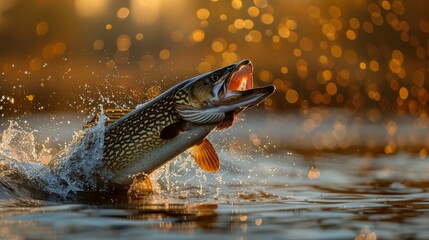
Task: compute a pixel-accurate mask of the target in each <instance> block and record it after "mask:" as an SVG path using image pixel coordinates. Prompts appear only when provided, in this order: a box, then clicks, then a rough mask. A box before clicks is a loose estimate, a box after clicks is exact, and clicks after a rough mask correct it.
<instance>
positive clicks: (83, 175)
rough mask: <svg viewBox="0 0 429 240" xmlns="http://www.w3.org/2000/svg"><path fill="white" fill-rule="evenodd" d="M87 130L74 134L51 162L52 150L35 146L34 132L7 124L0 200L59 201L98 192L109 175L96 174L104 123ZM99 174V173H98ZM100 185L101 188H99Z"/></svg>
mask: <svg viewBox="0 0 429 240" xmlns="http://www.w3.org/2000/svg"><path fill="white" fill-rule="evenodd" d="M105 119H106V117H105V116H102V117H100V120H99V122H98V124H97V125H96V126H95V127H93V128H91V129H89V130H87V131H84V130H82V131H78V132H76V133H75V136H74V139H73V141H72V142H71V143H70V145H68V146H67V147H65V148H64V149H63V150H62V151H61V152H60V153H58V154H57V155H55V156H54V157H53V159H52V160H51V161H49V162H46V161H45V159H47V158H48V159H49V158H51V155H50V152H51V150H50V149H49V148H48V147H47V146H45V145H44V144H43V145H42V146H38V144H37V141H36V137H35V132H34V131H33V132H31V131H26V130H24V129H23V128H21V127H20V126H19V124H18V123H17V122H12V121H11V122H10V123H9V126H8V127H7V129H6V130H5V131H3V133H2V135H1V142H0V169H1V170H2V171H1V172H0V189H2V190H4V191H1V192H2V194H3V195H4V196H2V195H0V197H8V198H10V197H18V198H20V197H28V196H32V197H34V196H39V197H43V198H45V196H50V195H56V196H59V197H62V198H65V197H67V196H68V195H69V194H70V193H77V192H79V191H91V190H100V184H99V181H103V182H105V181H104V180H105V179H107V178H109V176H110V175H109V173H108V172H106V171H99V169H98V167H99V165H100V161H101V159H102V154H103V151H102V148H103V143H104V128H105V127H104V124H103V123H104V120H105ZM97 173H98V174H97ZM102 187H103V186H101V188H102Z"/></svg>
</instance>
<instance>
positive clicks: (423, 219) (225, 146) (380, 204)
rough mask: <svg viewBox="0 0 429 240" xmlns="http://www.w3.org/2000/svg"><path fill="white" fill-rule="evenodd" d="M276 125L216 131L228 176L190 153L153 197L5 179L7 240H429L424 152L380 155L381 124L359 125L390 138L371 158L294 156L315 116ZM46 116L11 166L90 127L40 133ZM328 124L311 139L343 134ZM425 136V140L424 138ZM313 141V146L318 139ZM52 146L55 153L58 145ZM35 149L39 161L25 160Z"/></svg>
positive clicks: (249, 123) (167, 170) (356, 149)
mask: <svg viewBox="0 0 429 240" xmlns="http://www.w3.org/2000/svg"><path fill="white" fill-rule="evenodd" d="M345 115H347V114H345ZM67 116H69V115H62V117H67ZM329 116H332V115H329ZM335 116H338V114H337V115H335ZM266 117H267V115H254V114H253V115H252V114H250V115H249V114H248V115H247V116H246V120H245V121H239V122H238V123H237V124H236V125H235V126H234V128H233V129H231V130H230V131H226V132H221V133H214V134H212V136H211V140H212V142H213V143H214V146H215V148H216V149H217V150H218V152H219V156H220V159H221V170H220V171H219V172H218V173H216V174H210V173H205V172H203V171H202V170H200V169H198V166H197V164H196V163H195V162H194V161H193V160H192V158H191V157H189V156H187V154H183V155H182V156H180V157H179V158H178V159H175V160H174V161H173V162H171V164H168V165H166V166H165V167H164V168H162V169H160V170H159V171H157V172H156V173H154V174H153V176H151V178H152V182H153V183H154V185H155V189H156V193H154V194H151V195H142V194H129V195H124V196H117V195H115V196H109V195H108V194H105V195H103V196H99V195H83V196H80V197H78V198H67V197H66V198H61V197H58V196H57V197H52V195H51V196H49V194H48V195H46V194H35V192H34V191H33V190H32V189H31V188H28V187H27V186H25V184H22V185H20V184H18V183H17V182H15V184H13V183H12V182H10V181H13V178H10V176H9V178H6V177H5V174H4V173H3V175H2V176H3V177H2V179H1V182H0V184H1V193H0V197H1V200H0V235H1V238H3V239H46V238H53V239H120V238H124V239H132V238H137V239H147V238H151V239H202V238H205V239H219V238H227V239H426V238H427V236H429V230H427V226H428V224H429V193H428V189H429V181H428V177H427V176H428V172H429V162H428V159H427V158H426V157H425V156H422V153H421V151H418V150H417V151H410V150H408V151H406V150H400V149H398V151H396V152H395V153H394V154H385V153H380V152H379V151H376V150H377V149H380V148H381V149H384V148H383V146H386V145H387V144H388V141H389V138H385V136H384V135H385V134H386V131H383V130H382V129H385V125H383V124H381V123H377V124H378V128H377V125H374V124H373V125H366V124H361V125H359V126H358V128H359V129H360V130H361V131H362V132H365V131H367V130H368V129H378V130H379V131H380V132H378V133H377V132H376V131H373V133H374V138H376V139H379V141H377V144H379V145H380V146H376V147H374V148H373V149H372V150H371V149H368V148H363V147H362V145H365V144H356V142H358V141H357V140H356V139H355V140H356V141H355V140H350V143H349V145H350V146H349V147H348V148H344V149H341V148H338V149H337V150H335V149H333V150H329V149H325V150H319V151H316V150H317V148H316V147H314V146H313V147H312V148H310V147H308V148H305V146H303V145H301V147H300V148H298V147H294V146H295V145H296V144H295V145H293V144H289V146H290V147H288V144H286V143H287V141H285V140H284V139H289V138H288V137H287V136H291V138H293V137H294V136H293V134H292V133H297V132H299V131H301V130H302V129H304V128H302V129H301V130H300V127H302V126H303V125H302V123H303V122H304V121H305V119H302V121H301V120H299V119H298V120H296V121H295V122H294V121H291V120H290V118H284V119H283V120H282V121H283V122H281V121H280V120H279V119H277V120H276V121H273V120H272V118H270V119H271V125H267V118H266ZM41 119H42V120H41ZM41 119H40V118H33V121H34V122H35V123H34V124H33V123H32V122H30V123H29V126H31V127H32V129H38V132H33V133H31V132H29V131H27V130H24V129H25V128H26V127H23V125H25V124H23V123H22V122H21V123H19V124H18V125H19V127H18V129H21V130H22V131H23V132H21V133H22V134H24V135H25V134H28V135H25V136H26V137H27V138H28V137H30V136H34V139H33V140H32V141H34V146H28V144H27V145H26V146H25V148H21V147H22V146H20V144H22V143H30V142H31V141H30V142H28V141H27V142H26V141H22V139H21V140H20V141H21V142H20V141H17V139H15V142H14V143H13V144H16V145H14V146H15V148H14V149H15V152H10V151H9V152H6V151H5V149H6V146H4V145H3V146H2V159H1V161H2V163H4V162H7V160H6V159H5V158H6V157H9V158H14V159H15V160H17V163H16V164H18V162H19V160H23V159H24V158H25V159H29V156H28V154H30V155H31V154H35V155H34V156H33V157H35V158H36V159H33V160H34V161H36V160H38V161H42V160H43V159H40V158H41V157H42V156H45V157H46V155H41V154H40V153H41V150H40V144H39V143H38V141H39V139H44V138H45V137H46V135H49V134H54V135H56V136H58V137H57V139H56V142H57V143H58V142H61V141H65V142H67V141H70V139H71V136H72V135H73V132H74V131H76V130H77V129H78V128H79V125H81V122H82V120H81V119H77V118H76V117H70V116H69V119H70V121H71V123H70V124H65V125H64V126H68V127H61V128H58V129H55V127H51V128H44V127H41V128H38V126H39V125H40V126H43V125H44V124H47V122H45V120H43V117H42V118H41ZM329 119H330V118H329V117H328V118H326V120H325V121H322V122H321V124H320V127H317V128H315V129H314V130H313V131H314V132H313V134H314V135H313V136H315V135H317V133H318V132H319V133H320V132H323V131H326V129H330V128H331V126H333V125H334V123H335V117H334V118H332V119H333V120H329ZM345 119H346V120H347V118H345ZM337 120H338V119H337ZM276 122H277V123H278V124H280V125H281V126H282V127H279V126H277V128H276V129H278V131H271V132H269V133H268V132H267V131H268V130H267V129H273V127H275V126H274V125H273V124H275V123H276ZM397 122H399V123H398V129H402V128H401V127H402V126H403V127H404V128H407V129H409V131H408V132H407V134H412V131H413V129H414V127H413V126H414V125H413V124H409V123H413V121H397ZM36 123H37V124H39V125H37V124H36ZM286 123H289V125H288V124H286ZM346 123H347V121H346ZM402 124H403V125H402ZM345 126H348V125H347V124H345ZM353 126H355V125H353ZM31 127H30V128H31ZM5 129H8V126H5V125H2V137H3V140H2V143H4V142H5V139H4V136H5V131H6V130H5ZM42 129H43V130H42ZM346 129H351V128H348V127H346ZM380 129H381V130H380ZM9 130H10V128H9ZM14 131H18V130H17V129H15V130H14ZM261 131H262V132H261ZM302 131H304V130H302ZM401 131H402V130H399V131H398V134H400V132H401ZM419 131H420V133H421V134H423V133H424V131H425V130H424V129H423V130H422V129H420V130H419ZM422 132H423V133H422ZM264 133H267V134H266V135H264ZM346 135H347V134H346ZM362 135H365V134H362ZM387 135H388V134H387ZM423 135H424V134H423ZM51 136H52V135H51ZM309 136H311V135H310V134H309ZM21 137H23V136H21ZM388 137H389V136H388ZM296 139H297V140H296V141H298V138H296ZM303 139H304V138H303ZM303 139H301V140H300V141H304V140H303ZM311 139H312V138H311V137H307V140H308V141H311ZM386 139H387V140H386ZM18 140H19V139H18ZM27 140H28V139H27ZM367 140H368V137H361V138H360V140H359V141H360V142H364V143H365V142H366V141H367ZM289 141H290V142H294V141H293V140H290V139H289ZM296 141H295V143H296ZM51 142H55V141H51ZM323 142H324V143H329V141H326V140H325V141H322V143H323ZM314 143H315V144H316V145H315V146H318V145H317V144H318V143H317V142H316V141H315V142H314ZM329 144H330V143H329ZM54 145H55V144H51V145H50V147H52V148H55V146H54ZM10 147H11V146H10V145H9V149H10ZM31 148H34V152H35V153H31V151H23V149H27V150H29V149H31ZM58 148H61V146H58ZM305 149H307V151H304V150H305ZM19 150H21V151H19ZM18 153H19V154H21V155H19V154H18ZM24 153H26V154H27V155H25V154H24ZM8 154H9V155H8ZM17 154H18V155H17ZM19 157H20V158H21V159H17V158H19ZM37 158H39V159H37ZM32 164H33V165H31V166H32V167H31V168H27V169H21V171H27V173H28V174H27V175H28V179H31V178H32V174H35V173H34V172H31V169H32V170H40V169H38V167H37V166H39V163H34V162H33V163H32ZM18 165H19V164H18ZM18 182H19V181H18ZM11 188H15V189H11ZM21 188H22V189H21ZM25 189H27V190H25Z"/></svg>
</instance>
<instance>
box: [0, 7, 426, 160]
mask: <svg viewBox="0 0 429 240" xmlns="http://www.w3.org/2000/svg"><path fill="white" fill-rule="evenodd" d="M428 9H429V1H425V0H414V1H402V0H350V1H343V0H330V1H322V0H302V1H292V0H291V1H289V0H277V1H275V0H253V1H250V0H249V1H243V0H205V1H201V0H198V1H197V0H174V1H173V0H115V1H114V0H91V1H88V0H63V1H56V0H32V1H23V0H0V116H2V118H4V117H9V118H10V117H12V118H13V117H16V116H22V115H26V116H31V115H33V114H36V113H42V114H44V113H53V112H63V111H67V112H76V113H80V114H86V115H89V114H93V113H94V112H95V111H97V109H98V108H99V105H100V104H102V105H103V106H104V107H120V106H124V107H132V106H135V105H136V104H139V103H142V102H144V101H146V100H148V99H151V98H153V97H155V96H157V95H158V94H159V93H161V92H162V91H164V90H166V89H168V88H169V87H171V86H173V85H174V84H175V83H177V82H180V81H182V80H184V79H186V78H189V77H192V76H195V75H198V74H200V73H204V72H207V71H210V70H214V69H216V68H219V67H222V66H224V65H227V64H231V63H233V62H236V61H239V60H241V59H244V58H249V59H251V60H252V61H253V63H254V65H255V72H254V80H255V84H256V85H264V84H274V85H275V86H276V87H277V91H276V93H275V94H274V95H273V96H272V97H271V98H270V99H268V100H267V101H265V103H264V104H263V105H262V106H260V108H264V109H265V110H266V111H267V112H268V115H267V116H268V117H269V119H268V120H266V121H267V122H268V123H269V124H271V125H270V126H275V124H278V125H279V126H280V127H281V126H284V124H289V126H292V128H289V130H290V132H287V131H286V132H285V134H292V136H295V137H298V139H296V138H292V139H290V138H286V137H280V139H279V142H283V143H285V144H289V145H288V146H291V145H290V144H296V145H297V147H299V146H303V144H309V147H311V148H313V149H319V150H320V149H339V148H340V149H348V148H349V147H350V146H351V145H353V144H352V142H353V143H354V141H355V140H356V139H361V140H359V141H360V143H359V144H360V145H364V146H365V147H369V148H374V149H375V148H380V151H382V152H384V153H387V154H390V153H394V152H395V151H396V150H397V149H405V148H413V149H415V150H417V151H418V153H419V154H420V156H421V157H422V158H425V157H426V156H427V149H429V148H428V147H427V146H428V145H429V138H428V137H426V135H427V134H425V131H423V130H425V129H426V127H427V126H428V123H429V120H428V111H429V108H428V101H429V93H428V87H429V84H428V81H426V79H428V71H429V62H428V57H429V15H428V14H427V10H428ZM268 117H267V118H268ZM4 119H5V118H4ZM325 119H328V120H327V123H328V124H323V123H324V120H325ZM2 122H3V120H2ZM273 124H274V125H273ZM365 124H367V125H368V124H369V125H370V126H375V127H373V128H371V129H367V128H365V129H366V130H368V131H369V132H368V131H367V134H369V135H368V136H369V137H368V136H366V137H363V139H365V140H362V136H361V135H359V134H362V131H361V130H362V128H356V129H355V132H353V129H354V128H353V126H356V125H359V126H362V125H365ZM295 126H296V127H297V128H296V129H295V128H294V127H295ZM321 126H324V127H321ZM401 126H405V127H404V128H401ZM297 129H299V130H297ZM401 129H402V130H401ZM366 130H365V131H366ZM267 131H269V128H267ZM317 131H319V132H317ZM351 131H352V133H353V134H351V135H350V132H351ZM377 131H379V132H381V133H380V134H378V136H380V139H377V138H374V137H371V136H372V135H371V134H374V133H377ZM318 133H319V135H318ZM401 134H402V135H401ZM260 135H261V134H260ZM260 135H257V134H254V135H251V136H250V138H249V139H250V141H251V142H252V143H253V145H259V144H261V139H262V137H261V136H260ZM287 136H290V135H287ZM354 138H356V139H354ZM368 138H370V139H369V140H368ZM299 139H301V140H302V141H301V142H300V141H297V140H299ZM347 139H349V140H347ZM353 139H354V140H353ZM356 141H357V140H356ZM380 142H382V143H380Z"/></svg>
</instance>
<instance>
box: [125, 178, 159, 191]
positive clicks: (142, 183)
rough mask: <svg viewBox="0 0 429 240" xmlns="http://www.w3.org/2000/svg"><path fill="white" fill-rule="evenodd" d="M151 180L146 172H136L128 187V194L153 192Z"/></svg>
mask: <svg viewBox="0 0 429 240" xmlns="http://www.w3.org/2000/svg"><path fill="white" fill-rule="evenodd" d="M153 192H154V189H153V186H152V182H151V181H150V179H149V177H148V176H147V175H146V174H137V176H135V177H134V179H133V182H132V183H131V185H130V188H129V189H128V194H129V195H134V196H139V195H147V194H150V193H153Z"/></svg>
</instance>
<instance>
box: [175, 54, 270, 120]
mask: <svg viewBox="0 0 429 240" xmlns="http://www.w3.org/2000/svg"><path fill="white" fill-rule="evenodd" d="M253 86H254V85H253V65H252V62H251V61H250V60H243V61H241V62H238V63H235V64H232V65H229V66H226V67H223V68H220V69H217V70H214V71H212V72H208V73H205V74H202V75H200V76H197V77H194V78H192V79H190V80H189V83H188V84H186V85H185V87H183V88H182V89H181V90H179V91H178V93H177V94H176V96H175V97H176V110H177V112H178V113H179V115H180V116H181V117H182V118H183V119H184V120H186V121H189V122H193V123H199V124H205V123H216V122H222V121H223V120H224V119H225V117H226V116H227V114H229V113H238V112H241V111H243V110H245V109H247V108H249V107H252V106H255V105H257V104H259V103H261V102H263V101H264V100H265V99H266V98H268V97H269V96H270V95H271V94H273V92H274V91H275V87H274V86H273V85H268V86H264V87H259V88H254V87H253Z"/></svg>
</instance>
